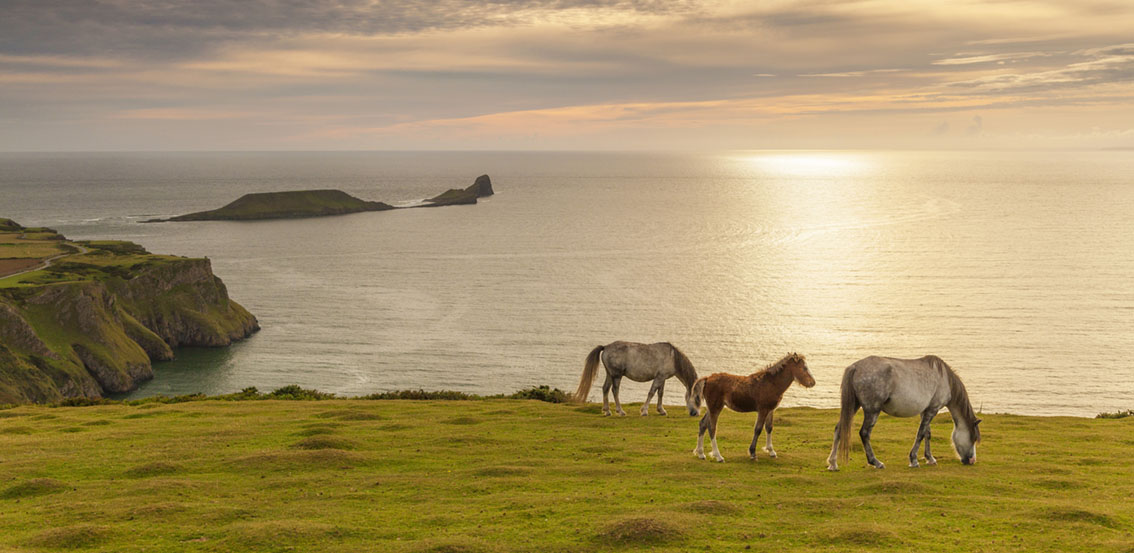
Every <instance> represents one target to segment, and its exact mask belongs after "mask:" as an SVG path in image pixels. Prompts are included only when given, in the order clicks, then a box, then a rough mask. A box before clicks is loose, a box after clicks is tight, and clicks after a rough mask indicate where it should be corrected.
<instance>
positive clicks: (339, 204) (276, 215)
mask: <svg viewBox="0 0 1134 553" xmlns="http://www.w3.org/2000/svg"><path fill="white" fill-rule="evenodd" d="M387 209H394V207H393V206H391V205H389V204H384V203H382V202H370V201H366V200H360V199H358V198H355V197H354V196H351V195H350V194H347V193H346V192H343V191H342V190H295V191H288V192H262V193H256V194H245V195H243V196H241V197H240V198H237V199H236V201H234V202H232V203H230V204H228V205H226V206H224V207H222V208H220V209H213V210H210V211H199V212H197V213H189V214H187V215H179V216H177V217H171V218H169V219H152V220H149V221H145V222H147V223H160V222H165V221H250V220H257V219H297V218H301V217H324V216H327V215H346V214H348V213H360V212H363V211H385V210H387Z"/></svg>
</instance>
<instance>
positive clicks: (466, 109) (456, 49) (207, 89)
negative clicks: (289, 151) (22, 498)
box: [0, 0, 1134, 150]
mask: <svg viewBox="0 0 1134 553" xmlns="http://www.w3.org/2000/svg"><path fill="white" fill-rule="evenodd" d="M1108 6H1109V7H1108ZM2 13H3V17H0V85H2V86H0V122H2V123H3V124H0V150H2V149H12V148H17V149H21V148H26V147H31V146H34V144H31V142H29V141H30V140H31V139H30V138H28V137H45V138H44V139H43V140H44V141H45V142H44V144H46V146H44V147H67V148H76V149H83V148H85V147H91V146H92V145H99V144H98V143H97V141H98V140H101V139H106V137H108V136H110V135H111V134H112V131H113V133H114V136H115V137H116V139H119V138H120V140H121V142H120V143H121V144H125V145H127V146H124V147H130V146H129V145H134V146H133V147H140V148H148V147H151V144H153V137H173V138H171V140H173V139H174V138H175V139H176V140H177V144H181V145H183V146H182V147H192V146H193V144H194V143H195V142H194V141H197V142H196V143H199V144H200V145H202V146H203V147H209V145H211V144H215V143H217V141H216V137H211V136H204V135H203V134H202V133H205V132H207V130H210V129H211V132H215V133H232V134H234V135H236V136H238V137H240V139H239V140H236V139H234V140H233V142H239V143H242V144H245V143H246V144H258V143H260V142H262V143H263V144H262V145H261V146H262V147H264V148H270V147H272V146H273V145H280V144H286V146H287V147H296V145H300V146H299V147H303V146H304V145H305V146H306V147H322V146H321V145H322V144H323V143H322V142H319V141H320V140H324V139H327V140H332V142H328V143H333V144H336V145H345V147H350V148H365V147H370V146H371V145H372V144H374V143H372V142H369V141H368V139H369V138H370V137H373V136H383V137H389V140H390V143H393V144H402V143H407V144H408V143H414V142H412V141H413V140H414V138H415V137H417V136H425V135H421V134H419V133H431V132H434V133H437V135H436V136H441V135H444V134H445V133H452V134H454V135H456V134H459V133H460V130H461V129H469V130H470V131H469V132H472V130H475V132H477V133H480V134H479V135H478V136H488V135H490V134H491V133H492V132H497V131H499V132H501V133H513V134H515V135H516V136H519V135H520V134H522V133H523V132H528V133H529V134H530V132H531V131H532V129H543V130H541V133H542V134H543V135H544V136H551V135H553V134H556V133H558V136H564V137H572V136H581V133H584V132H589V133H592V135H589V136H598V134H601V133H603V132H607V131H609V130H611V129H614V130H616V131H617V132H624V133H626V134H623V135H619V137H620V140H619V141H616V142H614V143H616V144H621V143H626V140H625V138H626V137H629V136H630V133H633V132H641V133H643V134H642V135H641V137H642V138H646V136H645V135H646V134H649V135H650V138H652V137H653V136H654V135H653V134H651V133H653V132H654V131H656V129H659V128H665V129H684V130H685V131H687V132H685V133H680V132H677V131H674V133H673V136H674V137H677V138H674V140H678V141H680V140H686V141H687V143H698V141H699V140H708V139H707V138H705V137H707V136H709V135H712V134H714V133H715V132H716V131H715V130H713V129H716V128H719V127H721V126H729V128H733V126H736V128H743V126H742V125H744V124H748V125H752V126H758V125H763V124H765V122H767V121H771V120H775V121H779V122H780V124H781V125H782V126H780V127H777V131H784V130H787V129H792V128H794V129H801V130H800V131H799V132H800V133H803V132H804V131H803V130H802V129H809V131H808V132H813V133H814V141H815V144H816V146H824V145H830V144H827V143H826V142H825V141H826V140H828V138H829V137H831V136H835V135H836V134H837V133H834V132H828V131H829V129H825V128H824V126H823V125H822V124H821V123H822V122H824V121H832V122H835V121H843V120H846V119H847V118H852V117H853V118H861V119H857V120H856V121H855V128H856V129H861V128H863V127H862V125H864V124H865V125H868V126H871V127H872V128H873V125H870V123H869V121H868V119H870V118H873V120H874V121H878V122H881V121H887V124H890V125H892V127H893V128H901V129H905V130H906V131H903V132H907V131H908V132H909V133H912V134H914V135H917V136H918V137H922V138H924V137H926V129H933V128H935V125H938V124H939V123H940V121H941V114H943V113H950V112H956V111H966V110H978V109H979V110H981V113H985V112H986V111H987V110H998V115H997V118H996V121H997V128H998V129H1000V128H1001V126H1002V125H1004V124H1005V121H1007V119H1006V118H1004V117H1001V115H1000V113H1001V112H1003V111H1005V110H1017V111H1023V110H1033V111H1034V110H1044V109H1051V108H1053V107H1056V106H1058V107H1059V108H1060V109H1066V110H1075V109H1078V110H1085V111H1086V110H1102V109H1104V108H1105V107H1110V108H1111V109H1112V110H1113V112H1114V114H1115V116H1114V118H1115V119H1116V120H1131V119H1134V108H1132V107H1131V106H1130V101H1129V99H1130V97H1131V89H1130V81H1131V78H1130V77H1131V75H1130V74H1131V71H1132V68H1131V59H1130V58H1131V56H1134V45H1131V44H1127V43H1126V42H1127V40H1128V39H1126V38H1125V37H1127V36H1129V31H1128V30H1129V29H1130V28H1134V20H1132V17H1131V16H1132V15H1134V8H1127V9H1125V10H1123V9H1116V8H1115V7H1114V5H1113V4H1107V3H1106V1H1105V0H1083V1H1081V2H1052V1H1048V0H1019V1H1016V2H1012V3H1004V2H967V3H961V4H950V5H947V6H945V5H941V4H939V3H937V2H933V1H931V0H909V1H907V2H899V1H897V0H869V1H853V2H843V1H834V0H775V1H771V2H736V1H731V0H705V1H693V0H688V1H687V0H494V1H492V2H466V1H463V0H339V1H335V2H323V1H313V0H311V1H304V0H257V1H255V2H246V1H237V0H198V1H195V2H176V1H173V0H102V1H97V2H96V1H90V2H84V1H79V0H6V1H5V2H4V7H3V8H2ZM1005 29H1010V30H1011V31H1012V32H1013V33H1017V34H1016V36H1015V37H1013V36H1005V35H1004V32H1005ZM1116 37H1120V38H1116ZM1024 43H1026V44H1027V46H1019V44H1024ZM999 62H1005V63H1009V62H1014V63H1012V64H1011V65H1005V66H1002V65H999ZM1009 68H1010V70H1006V69H1009ZM1123 118H1125V119H1123ZM1022 120H1023V118H1021V119H1018V120H1017V121H1022ZM1037 120H1043V118H1042V117H1040V118H1039V119H1037ZM45 121H51V122H52V126H47V125H45V124H44V123H45ZM56 122H58V123H59V124H58V125H55V123H56ZM195 122H197V123H198V124H196V125H194V123H195ZM230 123H231V124H230ZM833 124H835V123H832V125H833ZM965 124H966V123H964V122H955V123H954V127H953V132H952V133H951V136H950V137H948V138H949V139H953V138H956V139H957V140H960V139H962V138H963V134H964V133H962V132H960V131H961V130H963V129H964V128H965ZM1052 124H1053V125H1059V126H1061V127H1065V128H1073V127H1074V126H1075V125H1079V124H1080V123H1078V122H1077V121H1076V119H1075V118H1074V117H1072V116H1064V117H1063V118H1062V119H1060V120H1058V121H1056V122H1053V123H1052ZM1131 124H1134V123H1131ZM283 126H287V127H288V129H289V131H288V132H287V133H283V132H280V131H279V130H278V129H280V128H281V127H283ZM45 129H47V130H45ZM360 129H361V130H360ZM509 129H512V130H509ZM194 132H196V133H198V134H196V135H194V134H192V133H194ZM743 132H744V131H736V133H737V136H742V135H743ZM52 133H54V134H52ZM942 134H949V133H948V128H947V127H945V128H944V132H943V133H942ZM847 135H850V136H853V135H854V132H851V131H848V133H847ZM52 136H53V137H54V138H55V140H57V143H55V144H56V145H55V146H51V144H52V143H51V142H50V137H52ZM429 136H435V135H429ZM612 136H613V135H612ZM328 137H330V138H328ZM399 138H400V139H401V140H398V139H399ZM881 139H882V137H880V138H879V140H881ZM352 140H353V142H352ZM801 140H802V139H801ZM893 140H894V141H895V142H896V143H898V144H903V143H904V141H903V140H904V139H903V138H902V137H900V136H895V137H893ZM84 141H85V142H84ZM304 141H307V142H304ZM596 143H598V142H595V141H592V140H589V139H588V140H587V141H585V142H578V144H579V145H581V146H586V147H590V145H591V144H596ZM29 144H30V145H31V146H29ZM563 144H565V145H569V144H570V142H569V141H567V142H564V143H563Z"/></svg>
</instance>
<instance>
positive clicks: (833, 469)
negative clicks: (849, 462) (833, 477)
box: [827, 465, 839, 472]
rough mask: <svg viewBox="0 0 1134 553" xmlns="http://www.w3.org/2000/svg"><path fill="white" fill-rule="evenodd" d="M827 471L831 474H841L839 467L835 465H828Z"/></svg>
mask: <svg viewBox="0 0 1134 553" xmlns="http://www.w3.org/2000/svg"><path fill="white" fill-rule="evenodd" d="M827 470H828V471H830V472H839V467H837V466H835V465H827Z"/></svg>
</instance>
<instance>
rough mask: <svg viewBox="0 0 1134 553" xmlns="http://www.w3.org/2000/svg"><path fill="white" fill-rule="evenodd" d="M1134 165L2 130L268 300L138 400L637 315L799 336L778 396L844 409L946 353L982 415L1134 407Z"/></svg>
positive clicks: (714, 352)
mask: <svg viewBox="0 0 1134 553" xmlns="http://www.w3.org/2000/svg"><path fill="white" fill-rule="evenodd" d="M481 173H489V174H490V175H491V176H492V178H493V182H494V184H495V187H496V190H497V195H496V196H494V197H492V198H490V199H488V200H485V201H482V202H481V204H480V205H477V206H463V207H450V208H441V209H421V210H407V211H399V212H392V213H364V214H356V215H349V216H343V217H331V218H321V219H307V220H298V221H270V222H256V223H225V222H209V223H171V224H158V225H145V224H139V223H137V221H138V220H139V219H143V218H148V217H154V216H168V215H175V214H180V213H186V212H190V211H197V210H202V209H211V208H214V207H218V206H220V205H223V204H225V203H227V202H229V201H231V200H233V199H235V198H236V197H238V196H240V195H241V194H243V193H247V192H262V191H272V190H292V189H303V188H339V189H342V190H345V191H347V192H349V193H351V194H354V195H356V196H359V197H362V198H366V199H380V200H386V201H394V202H400V201H411V200H415V199H419V198H422V197H426V196H429V195H432V194H433V193H436V192H438V191H441V190H443V189H446V188H451V187H457V186H460V187H463V186H467V185H468V184H470V183H471V182H472V180H473V178H474V177H476V175H479V174H481ZM1131 175H1134V155H1132V154H1131V153H1130V152H1105V153H1083V152H1077V153H1052V152H1044V153H1039V154H1031V153H1029V154H1024V153H847V152H840V153H835V152H830V153H828V152H732V153H726V154H720V155H697V156H692V155H690V156H682V155H671V154H667V155H660V154H658V155H651V154H592V153H299V154H296V153H282V154H281V153H270V154H269V153H239V154H224V153H217V154H213V153H207V154H206V153H202V154H0V216H7V217H12V218H15V219H16V220H18V221H20V222H22V223H24V224H29V225H47V226H52V227H56V228H58V229H59V230H61V231H62V232H64V233H65V234H67V235H68V236H70V237H72V238H75V239H84V238H96V237H97V238H118V239H126V240H133V241H135V242H139V243H141V244H143V245H144V246H146V247H147V248H149V249H150V250H151V251H153V252H161V253H173V254H179V255H187V256H208V257H209V258H211V259H212V261H213V268H214V271H215V272H216V273H217V274H218V275H219V276H221V277H222V278H223V279H224V281H225V282H226V283H227V284H228V287H229V291H230V293H231V295H232V297H233V298H235V299H236V300H237V301H239V302H241V303H242V304H243V305H244V306H246V307H247V308H248V309H249V310H251V311H252V312H253V313H255V314H256V315H257V316H258V317H259V319H260V322H261V324H262V326H263V331H261V332H260V333H259V334H257V335H256V336H254V337H253V338H251V339H249V340H248V341H246V342H244V343H242V344H240V345H237V346H235V347H233V348H229V349H225V350H187V351H181V352H179V359H178V360H177V361H173V362H170V363H163V364H159V365H158V366H157V377H156V378H155V379H154V380H153V381H152V382H150V383H148V384H146V385H145V386H144V387H143V388H142V389H141V390H139V391H138V392H137V393H136V394H135V395H138V396H144V395H152V394H158V393H162V394H177V393H189V392H205V393H210V394H213V393H222V392H231V391H235V390H239V389H241V388H243V387H245V386H257V387H259V388H260V389H261V390H268V389H272V388H275V387H278V386H282V385H285V384H299V385H302V386H305V387H314V388H318V389H320V390H325V391H330V392H335V393H339V394H348V395H353V394H364V393H370V392H374V391H381V390H393V389H404V388H425V389H441V388H445V389H456V390H465V391H470V392H478V393H497V392H510V391H513V390H516V389H519V388H522V387H526V386H530V385H534V384H551V385H554V386H558V387H560V388H563V389H573V388H574V386H575V385H576V384H577V382H578V378H579V373H580V371H581V369H582V365H583V358H584V356H585V355H586V354H587V352H589V351H590V349H591V348H592V347H594V346H595V345H598V344H603V343H607V342H610V341H613V340H616V339H629V340H636V341H662V340H668V341H672V342H674V343H675V344H677V345H678V346H679V347H681V348H682V349H683V350H684V351H685V352H686V353H687V354H688V355H689V356H690V358H691V359H692V360H693V361H694V363H695V364H696V365H697V367H698V369H699V371H700V372H701V373H702V374H708V373H711V372H717V371H728V372H738V373H747V372H751V371H752V370H754V369H757V368H760V367H762V366H763V365H765V364H766V363H768V362H771V361H774V360H776V359H778V358H779V357H780V356H782V355H783V354H784V353H786V352H788V351H799V352H801V353H804V354H806V355H807V356H808V359H809V364H810V366H811V367H812V372H813V373H814V375H815V377H816V379H817V380H818V385H817V386H816V387H815V388H813V389H810V390H805V389H802V388H793V389H792V390H790V391H789V392H788V395H787V397H786V398H785V404H787V405H812V406H817V407H834V406H836V405H837V394H838V382H839V376H840V375H841V373H842V369H843V368H844V367H846V366H847V365H848V364H850V363H851V362H853V361H855V360H857V359H859V358H861V357H864V356H866V355H870V354H882V355H891V356H898V357H916V356H921V355H923V354H927V353H934V354H937V355H939V356H941V357H943V358H944V359H945V360H946V361H948V362H949V363H950V364H952V365H953V367H955V368H956V369H957V370H958V371H959V372H960V374H961V375H962V377H963V378H964V379H965V381H966V383H967V384H968V387H969V391H970V394H971V395H972V397H973V398H974V401H975V402H976V403H977V404H978V406H981V405H983V409H984V411H986V412H1014V413H1029V414H1072V415H1086V416H1092V415H1094V414H1095V413H1098V412H1100V411H1108V410H1109V411H1113V410H1119V409H1129V408H1134V362H1132V361H1131V360H1132V359H1134V331H1132V328H1134V281H1132V277H1131V275H1134V215H1132V214H1134V182H1132V178H1131ZM599 382H601V380H600V381H599ZM646 389H647V387H646V385H645V384H641V385H639V384H632V383H631V384H628V385H626V386H624V390H625V391H624V393H623V398H624V399H628V400H629V401H641V400H642V399H644V397H645V392H646ZM600 395H601V391H600V390H599V389H598V387H597V386H596V387H595V389H594V390H593V391H592V396H591V397H592V399H595V398H598V397H600ZM667 398H668V401H667V402H669V403H679V402H680V385H679V384H677V383H676V381H675V382H673V383H671V385H670V389H669V393H668V394H667Z"/></svg>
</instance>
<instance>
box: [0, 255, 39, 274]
mask: <svg viewBox="0 0 1134 553" xmlns="http://www.w3.org/2000/svg"><path fill="white" fill-rule="evenodd" d="M41 261H42V260H40V259H0V277H2V276H4V275H10V274H14V273H18V272H20V271H23V270H26V269H30V268H32V267H35V266H36V265H39V264H40V263H41Z"/></svg>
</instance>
